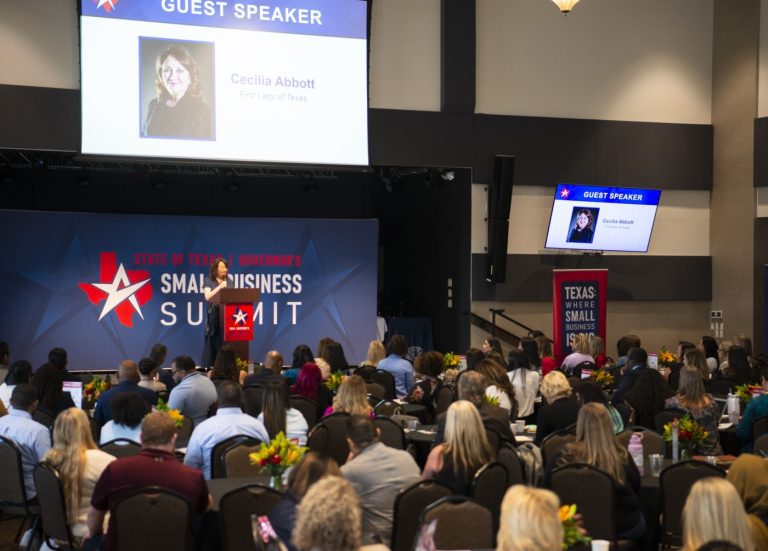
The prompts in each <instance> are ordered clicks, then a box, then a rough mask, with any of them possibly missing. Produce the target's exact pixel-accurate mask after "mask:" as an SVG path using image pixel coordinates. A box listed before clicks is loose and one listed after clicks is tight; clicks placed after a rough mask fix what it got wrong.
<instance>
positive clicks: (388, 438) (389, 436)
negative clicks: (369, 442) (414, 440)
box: [373, 416, 406, 450]
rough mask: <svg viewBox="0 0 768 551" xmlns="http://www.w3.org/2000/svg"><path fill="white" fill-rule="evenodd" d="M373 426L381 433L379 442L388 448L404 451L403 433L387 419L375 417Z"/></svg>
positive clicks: (400, 428) (398, 426)
mask: <svg viewBox="0 0 768 551" xmlns="http://www.w3.org/2000/svg"><path fill="white" fill-rule="evenodd" d="M373 425H374V426H375V427H376V428H378V429H379V430H380V431H381V434H380V435H379V437H380V438H381V442H382V443H383V444H386V445H387V446H389V447H390V448H396V449H398V450H404V449H405V446H406V442H405V431H404V430H403V428H402V427H401V426H400V425H398V424H397V423H395V422H394V421H393V420H392V419H390V418H389V417H382V416H377V417H376V418H375V419H374V420H373Z"/></svg>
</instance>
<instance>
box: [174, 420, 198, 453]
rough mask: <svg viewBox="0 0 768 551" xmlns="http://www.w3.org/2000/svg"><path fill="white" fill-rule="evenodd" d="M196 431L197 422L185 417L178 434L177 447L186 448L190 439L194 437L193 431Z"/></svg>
mask: <svg viewBox="0 0 768 551" xmlns="http://www.w3.org/2000/svg"><path fill="white" fill-rule="evenodd" d="M193 430H195V422H194V421H193V420H192V418H191V417H188V416H186V415H185V416H184V420H183V421H182V422H181V428H180V429H179V431H178V432H177V436H176V446H177V447H179V448H183V447H185V446H186V445H187V444H188V443H189V437H190V436H192V431H193Z"/></svg>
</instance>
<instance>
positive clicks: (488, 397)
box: [483, 394, 499, 406]
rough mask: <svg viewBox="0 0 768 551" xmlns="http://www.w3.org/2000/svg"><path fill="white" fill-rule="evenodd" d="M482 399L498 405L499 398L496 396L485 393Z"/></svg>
mask: <svg viewBox="0 0 768 551" xmlns="http://www.w3.org/2000/svg"><path fill="white" fill-rule="evenodd" d="M483 399H484V400H485V401H486V403H488V404H490V405H492V406H498V405H499V398H498V396H488V395H487V394H486V395H485V396H483Z"/></svg>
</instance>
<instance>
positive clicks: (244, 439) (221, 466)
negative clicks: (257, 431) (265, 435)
mask: <svg viewBox="0 0 768 551" xmlns="http://www.w3.org/2000/svg"><path fill="white" fill-rule="evenodd" d="M240 443H244V444H247V445H250V446H253V445H258V444H260V443H261V442H260V441H258V440H256V439H255V438H253V437H251V436H248V435H247V434H236V435H234V436H230V437H229V438H225V439H224V440H222V441H221V442H217V443H216V444H215V445H214V446H213V448H211V478H227V466H226V465H225V463H224V453H225V452H226V451H227V450H228V449H229V448H231V447H232V446H234V445H235V444H240Z"/></svg>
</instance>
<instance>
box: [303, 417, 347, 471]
mask: <svg viewBox="0 0 768 551" xmlns="http://www.w3.org/2000/svg"><path fill="white" fill-rule="evenodd" d="M348 417H349V414H347V413H332V414H331V415H329V416H327V417H324V418H323V420H322V421H320V422H319V423H318V424H317V425H315V428H314V429H312V432H310V433H309V438H307V446H309V449H310V450H312V451H316V452H320V453H324V454H326V455H328V456H330V457H332V458H333V459H335V460H336V463H338V464H339V466H341V465H343V464H344V463H346V462H347V456H348V455H349V445H348V444H347V418H348Z"/></svg>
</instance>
